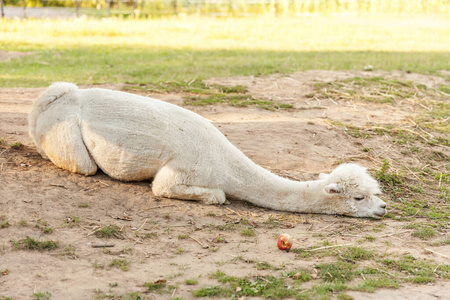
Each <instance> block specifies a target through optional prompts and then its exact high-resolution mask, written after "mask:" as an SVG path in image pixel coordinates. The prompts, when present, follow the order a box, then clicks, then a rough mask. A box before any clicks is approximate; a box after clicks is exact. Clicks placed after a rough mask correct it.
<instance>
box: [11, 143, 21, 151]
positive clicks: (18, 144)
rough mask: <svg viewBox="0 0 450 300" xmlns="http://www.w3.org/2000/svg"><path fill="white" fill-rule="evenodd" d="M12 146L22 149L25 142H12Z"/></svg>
mask: <svg viewBox="0 0 450 300" xmlns="http://www.w3.org/2000/svg"><path fill="white" fill-rule="evenodd" d="M10 147H11V148H12V149H16V150H22V149H23V147H24V146H23V144H22V143H21V142H16V143H14V144H11V145H10Z"/></svg>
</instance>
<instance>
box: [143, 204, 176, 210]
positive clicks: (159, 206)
mask: <svg viewBox="0 0 450 300" xmlns="http://www.w3.org/2000/svg"><path fill="white" fill-rule="evenodd" d="M172 206H176V205H175V204H170V205H158V206H153V207H149V208H148V209H154V208H163V207H172Z"/></svg>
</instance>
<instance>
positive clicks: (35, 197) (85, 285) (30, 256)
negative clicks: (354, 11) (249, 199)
mask: <svg viewBox="0 0 450 300" xmlns="http://www.w3.org/2000/svg"><path fill="white" fill-rule="evenodd" d="M355 76H361V77H364V76H366V77H368V76H383V77H385V78H394V79H395V78H397V79H403V80H408V81H414V82H416V83H417V84H425V85H428V86H430V87H433V86H439V85H440V84H443V83H446V84H448V81H447V82H446V81H445V79H443V78H442V77H438V76H424V75H418V74H406V73H401V72H393V73H383V72H378V73H373V72H367V73H364V72H331V71H308V72H302V73H295V74H291V75H273V76H268V77H235V78H218V79H211V80H208V81H207V83H208V84H221V85H229V86H235V85H243V86H246V87H247V88H248V90H249V93H250V94H251V95H253V96H254V97H256V98H261V99H269V100H271V101H274V102H277V101H279V102H283V103H290V104H292V105H293V106H294V108H293V109H290V110H276V111H268V110H263V109H258V108H255V107H232V106H227V105H214V106H201V107H199V106H195V107H194V106H191V107H187V108H188V109H192V110H194V111H195V112H197V113H199V114H201V115H202V116H204V117H206V118H207V119H209V120H210V121H211V122H212V123H213V124H214V125H215V126H217V128H218V129H219V130H220V131H222V132H223V133H224V134H225V135H226V136H227V137H228V139H229V140H230V141H231V142H232V143H233V144H234V145H236V146H237V147H238V148H239V149H241V150H242V151H243V152H244V153H245V154H246V155H247V156H249V157H250V158H251V159H252V160H253V161H255V162H256V163H258V164H259V165H261V166H263V167H265V168H267V169H269V170H271V171H273V172H275V173H277V174H280V175H281V176H286V177H289V178H292V179H296V180H311V179H316V178H317V177H318V174H319V173H320V172H330V171H332V170H333V169H334V168H335V167H336V166H337V164H338V163H339V162H340V161H348V160H349V159H351V161H353V162H356V163H359V164H361V165H364V166H366V167H368V168H369V169H370V170H377V169H379V168H380V166H381V158H383V157H384V156H388V155H389V157H391V158H396V159H400V160H404V161H405V162H409V163H411V164H414V163H415V162H414V159H413V158H411V157H409V156H405V155H404V154H402V153H401V151H400V150H401V149H400V148H399V147H400V146H396V145H393V144H392V143H390V141H388V140H387V138H386V137H385V136H382V135H381V136H379V137H376V138H372V139H362V138H355V137H352V136H350V135H348V134H347V133H346V132H345V131H344V130H342V128H341V127H338V126H335V125H333V124H335V123H330V120H332V121H334V122H341V123H345V124H349V123H351V124H353V125H355V126H365V125H366V124H368V123H375V124H378V123H381V124H400V123H402V122H406V121H405V120H407V119H408V118H409V117H410V116H414V114H415V110H414V105H412V104H411V103H407V102H405V103H398V105H395V106H393V105H388V104H379V103H357V102H336V101H334V100H332V99H330V100H319V99H314V98H311V97H307V96H306V95H308V94H310V93H313V92H314V89H313V84H314V83H315V82H324V81H329V80H335V79H345V78H351V77H355ZM106 87H108V88H112V89H117V90H120V89H122V86H121V85H111V86H106ZM43 90H44V88H26V89H25V88H2V89H0V138H3V139H4V141H3V146H2V147H1V148H0V215H3V216H4V218H6V219H7V220H8V222H9V224H10V226H8V227H6V228H0V271H4V270H7V272H4V273H6V274H4V275H0V298H1V297H2V296H3V297H11V298H12V299H38V298H36V296H33V294H34V293H42V294H45V292H47V291H48V292H49V293H51V299H103V298H107V295H121V294H125V293H129V292H133V291H141V292H144V290H145V289H146V288H145V287H144V283H145V282H155V281H158V280H166V281H167V285H174V286H176V288H175V289H173V290H171V291H170V292H169V293H163V294H152V293H150V294H147V295H146V296H147V297H149V298H151V299H172V298H176V297H179V298H183V299H191V298H193V296H192V294H191V290H197V289H199V288H200V287H204V286H207V285H217V281H216V280H214V279H211V278H209V276H208V275H209V274H211V273H215V272H216V271H217V270H220V271H222V272H224V273H226V274H227V275H230V276H239V277H243V276H254V275H267V274H274V275H277V274H280V273H282V272H288V271H291V270H295V269H299V268H303V269H305V270H310V271H311V272H314V266H315V265H316V264H318V263H321V262H327V261H330V258H329V257H313V258H311V259H302V258H301V257H298V256H297V255H296V253H295V252H292V251H291V252H289V253H286V252H282V251H280V250H278V249H277V247H276V236H277V235H278V234H280V233H289V234H291V235H292V236H293V237H294V238H295V240H296V242H295V244H294V248H295V247H311V246H316V245H323V243H324V241H325V240H328V241H330V242H331V243H332V244H337V245H340V244H350V243H352V244H355V245H356V244H358V243H361V238H362V237H364V236H366V235H370V236H373V237H374V239H373V241H371V242H364V247H367V248H369V249H376V250H378V251H382V252H385V253H386V254H392V255H394V256H395V255H401V254H405V253H410V254H412V255H414V256H415V257H420V258H424V259H427V260H434V261H435V262H438V263H442V264H449V263H450V245H448V244H446V245H441V246H434V247H432V250H433V251H434V252H430V251H427V250H425V248H430V247H431V246H429V242H425V241H423V240H421V239H419V238H417V237H413V236H411V231H412V230H407V229H405V228H404V226H405V225H406V224H407V223H405V222H401V221H398V220H395V219H386V218H385V219H383V220H379V221H377V220H369V219H356V218H347V217H341V216H329V215H311V214H291V213H283V212H276V211H271V210H267V209H263V208H258V207H254V206H251V205H248V204H246V203H245V202H242V201H231V204H229V205H224V206H207V205H203V204H199V203H195V202H189V201H179V200H170V199H159V198H156V197H154V196H153V195H152V192H151V189H150V182H137V183H123V182H119V181H116V180H113V179H111V178H109V177H108V176H106V175H105V174H103V173H101V172H100V173H98V174H96V175H95V176H90V177H84V176H80V175H76V174H72V173H69V172H67V171H65V170H61V169H59V168H57V167H56V166H54V165H53V164H52V163H51V162H49V161H46V160H44V159H43V158H42V157H41V156H40V155H39V154H38V153H37V152H36V148H35V146H34V145H33V143H32V141H31V139H30V138H29V136H28V126H27V112H28V111H29V109H30V107H31V104H32V102H33V100H34V99H36V97H37V96H38V95H39V94H40V93H41V92H42V91H43ZM148 96H153V97H155V98H158V99H162V100H164V101H168V102H171V103H175V104H182V102H183V100H182V97H183V94H157V95H156V94H151V95H148ZM319 106H320V108H317V107H319ZM16 142H20V143H22V144H23V145H24V147H23V148H22V149H14V148H11V147H9V146H7V145H11V144H13V143H16ZM364 147H369V148H370V149H371V151H372V153H375V154H376V155H374V156H371V157H370V158H368V156H367V155H363V154H364V153H363V154H362V152H361V149H362V148H364ZM442 151H444V153H447V154H448V149H443V150H442ZM374 157H376V158H374ZM382 198H383V195H382ZM388 204H389V205H390V204H391V203H390V202H388ZM243 219H245V220H247V221H248V222H250V223H249V224H250V225H251V226H252V227H253V229H254V230H255V232H256V236H254V237H247V236H243V235H242V228H246V227H242V226H244V225H242V222H241V223H240V221H242V220H243ZM268 220H269V221H270V220H279V223H277V224H278V226H275V227H273V226H269V225H268V224H270V222H268ZM227 224H235V225H236V226H238V227H237V228H238V229H236V230H223V228H224V227H223V226H224V225H227ZM108 225H117V226H118V227H119V228H120V234H119V235H117V236H116V237H113V238H106V239H105V238H100V237H98V236H96V234H95V231H96V230H98V229H99V228H102V227H103V226H108ZM239 226H241V227H239ZM44 227H51V228H52V229H53V232H51V233H44V230H43V228H44ZM377 227H378V228H383V229H382V230H380V231H375V230H374V228H377ZM26 237H31V238H33V239H35V240H42V241H43V240H52V241H58V242H59V248H58V249H57V250H54V251H42V252H39V251H27V250H17V249H15V246H14V241H18V240H21V239H25V238H26ZM218 237H220V238H218ZM442 238H448V231H447V232H446V233H439V234H438V236H437V237H436V238H435V239H442ZM105 243H106V244H112V245H114V247H111V248H94V247H93V246H95V245H104V244H105ZM436 253H438V254H436ZM113 259H123V260H126V261H127V262H128V263H129V265H128V270H127V271H124V270H121V269H120V268H115V267H114V266H112V265H111V262H112V261H113ZM254 262H267V263H268V264H270V265H271V266H276V267H280V270H278V269H260V268H256V267H255V263H254ZM363 263H367V264H370V262H363ZM186 279H195V280H197V281H198V284H197V285H188V284H186V283H185V280H186ZM318 281H319V279H318V278H317V279H315V280H313V281H311V282H307V283H305V288H308V287H311V285H312V284H313V283H314V282H318ZM346 294H347V295H348V296H352V297H354V298H355V299H450V282H449V281H445V280H443V279H439V280H437V281H436V282H432V283H429V284H425V285H416V284H411V283H408V284H406V283H403V284H401V286H400V288H398V289H394V290H388V289H379V290H377V291H376V292H375V293H362V292H356V291H351V292H346ZM33 297H34V298H33ZM102 297H103V298H102ZM42 299H44V298H42Z"/></svg>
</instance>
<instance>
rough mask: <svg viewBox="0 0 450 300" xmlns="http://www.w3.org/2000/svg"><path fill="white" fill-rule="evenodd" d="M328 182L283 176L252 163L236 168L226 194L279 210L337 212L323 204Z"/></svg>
mask: <svg viewBox="0 0 450 300" xmlns="http://www.w3.org/2000/svg"><path fill="white" fill-rule="evenodd" d="M325 185H326V182H325V181H324V180H317V181H293V180H289V179H286V178H282V177H280V176H277V175H275V174H273V173H271V172H269V171H268V170H266V169H264V168H262V167H260V166H257V165H256V164H254V163H252V164H251V166H248V165H247V166H246V168H244V169H239V170H236V172H235V174H233V176H232V178H231V180H229V182H228V184H227V188H226V189H225V193H226V194H227V195H229V196H231V197H233V198H237V199H241V200H246V201H248V202H250V203H253V204H255V205H258V206H263V207H267V208H270V209H275V210H282V211H292V212H294V211H297V212H311V213H334V212H333V211H330V209H332V208H330V206H329V205H323V202H324V201H325V200H326V198H327V195H326V194H325V193H324V192H323V188H324V187H325Z"/></svg>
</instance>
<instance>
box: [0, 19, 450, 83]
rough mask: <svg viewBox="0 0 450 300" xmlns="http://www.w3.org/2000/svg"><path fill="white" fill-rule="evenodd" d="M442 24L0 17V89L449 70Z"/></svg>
mask: <svg viewBox="0 0 450 300" xmlns="http://www.w3.org/2000/svg"><path fill="white" fill-rule="evenodd" d="M449 36H450V19H448V18H445V17H440V16H435V17H433V16H424V17H420V16H419V17H398V16H397V17H395V16H379V17H339V16H336V17H332V16H327V17H302V18H272V17H259V18H223V19H220V18H218V19H214V18H201V17H188V18H163V19H149V20H129V19H125V20H122V19H74V20H33V19H30V20H20V19H15V20H0V50H4V51H19V52H27V53H28V54H30V55H29V56H26V57H22V59H21V60H11V61H9V62H5V63H2V64H1V66H0V67H1V68H2V71H1V72H0V86H4V87H27V86H30V87H31V86H33V87H36V86H44V85H48V84H49V83H51V82H53V81H56V80H65V81H73V82H77V83H83V84H98V83H124V82H132V83H145V84H147V83H160V82H166V81H171V82H173V81H176V82H180V83H183V82H190V81H191V80H193V79H197V80H201V79H207V78H211V77H224V76H234V75H266V74H273V73H291V72H295V71H303V70H316V69H321V70H363V68H364V67H367V66H369V65H371V66H373V68H374V69H375V70H403V71H409V72H420V73H432V74H434V73H436V71H437V70H448V69H450V54H449V50H448V49H450V38H449Z"/></svg>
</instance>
